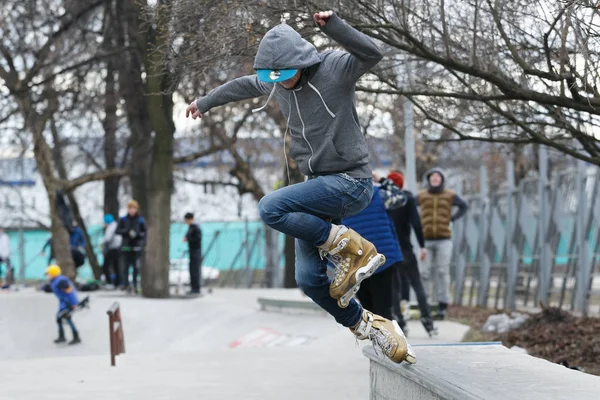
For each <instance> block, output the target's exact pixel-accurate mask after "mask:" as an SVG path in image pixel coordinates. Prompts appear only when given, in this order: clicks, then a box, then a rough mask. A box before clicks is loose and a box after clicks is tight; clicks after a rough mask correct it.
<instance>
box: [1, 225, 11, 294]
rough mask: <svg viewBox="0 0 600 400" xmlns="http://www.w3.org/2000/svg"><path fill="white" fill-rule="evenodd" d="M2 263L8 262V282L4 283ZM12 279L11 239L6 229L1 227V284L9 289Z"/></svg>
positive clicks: (3, 287)
mask: <svg viewBox="0 0 600 400" xmlns="http://www.w3.org/2000/svg"><path fill="white" fill-rule="evenodd" d="M2 264H6V279H5V280H6V282H5V284H4V285H2ZM11 281H12V265H11V263H10V239H9V238H8V235H7V234H6V232H4V229H2V228H0V286H2V289H8V288H9V287H10V284H11Z"/></svg>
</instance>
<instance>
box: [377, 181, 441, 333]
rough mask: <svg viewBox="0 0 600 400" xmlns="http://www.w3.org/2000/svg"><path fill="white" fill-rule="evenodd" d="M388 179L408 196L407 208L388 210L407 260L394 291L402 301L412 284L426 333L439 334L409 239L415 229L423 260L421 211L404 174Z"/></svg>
mask: <svg viewBox="0 0 600 400" xmlns="http://www.w3.org/2000/svg"><path fill="white" fill-rule="evenodd" d="M388 179H389V180H390V181H392V182H394V184H395V185H396V186H398V188H400V189H402V190H403V191H404V194H405V196H406V199H407V200H406V206H405V207H402V208H397V209H393V210H389V215H390V218H391V219H392V221H393V222H394V227H395V228H396V234H397V235H398V242H399V243H400V248H401V249H402V254H403V255H404V262H403V263H402V266H401V267H400V268H398V276H396V280H395V283H396V284H395V285H394V286H395V287H394V291H395V292H396V293H397V292H398V291H399V292H400V293H401V298H402V300H405V301H407V302H408V300H409V296H410V287H411V286H412V287H413V289H414V290H415V294H416V295H417V301H418V303H419V309H420V311H421V322H422V323H423V326H424V327H425V330H426V331H427V333H428V334H429V335H430V336H431V335H433V334H435V333H437V330H436V328H435V326H434V324H433V319H432V318H431V310H430V308H429V303H428V302H427V293H425V289H424V288H423V283H422V282H421V274H420V272H419V263H418V261H417V258H416V257H415V253H414V251H413V246H412V243H411V240H410V233H411V231H414V232H415V236H416V237H417V241H418V242H419V247H420V249H421V251H420V257H419V258H420V259H421V261H423V260H424V259H425V256H426V251H425V239H424V237H423V230H422V228H421V217H419V212H418V211H417V201H416V200H415V197H414V196H413V194H412V193H411V192H409V191H408V190H405V189H404V176H403V175H402V174H401V173H400V172H397V171H392V172H390V174H389V175H388ZM394 313H397V314H400V313H401V310H400V302H398V301H397V302H394Z"/></svg>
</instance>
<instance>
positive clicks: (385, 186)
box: [379, 178, 407, 210]
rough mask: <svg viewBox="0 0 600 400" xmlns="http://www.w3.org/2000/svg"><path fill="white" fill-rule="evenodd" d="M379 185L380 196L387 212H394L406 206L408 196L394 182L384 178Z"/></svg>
mask: <svg viewBox="0 0 600 400" xmlns="http://www.w3.org/2000/svg"><path fill="white" fill-rule="evenodd" d="M379 183H380V184H381V189H380V190H379V195H380V196H381V200H383V205H384V207H385V209H386V210H394V209H396V208H400V207H404V206H405V205H406V201H407V197H406V194H405V193H404V192H403V191H402V189H400V188H399V187H398V186H396V185H395V184H394V182H392V181H391V180H389V179H385V178H382V179H381V181H380V182H379Z"/></svg>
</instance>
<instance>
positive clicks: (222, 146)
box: [173, 140, 235, 164]
mask: <svg viewBox="0 0 600 400" xmlns="http://www.w3.org/2000/svg"><path fill="white" fill-rule="evenodd" d="M234 143H235V140H232V141H227V142H225V143H222V144H217V145H212V146H210V147H209V148H208V149H204V150H200V151H197V152H195V153H192V154H188V155H187V156H182V157H175V158H173V164H183V163H187V162H192V161H194V160H197V159H199V158H202V157H206V156H208V155H211V154H213V153H218V152H219V151H223V150H227V149H228V148H230V147H231V146H232V145H233V144H234Z"/></svg>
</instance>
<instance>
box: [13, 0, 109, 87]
mask: <svg viewBox="0 0 600 400" xmlns="http://www.w3.org/2000/svg"><path fill="white" fill-rule="evenodd" d="M107 1H108V0H96V1H94V2H93V3H90V4H89V5H87V7H84V8H82V9H80V10H77V12H76V13H75V14H74V15H73V16H72V17H71V18H69V19H68V20H67V21H64V22H63V23H62V24H61V25H60V27H59V28H58V29H57V30H56V31H55V32H54V33H52V35H50V37H49V38H48V40H46V43H44V45H43V46H42V47H41V48H40V49H39V50H38V51H37V52H36V55H35V56H36V60H35V63H34V64H33V66H32V67H31V69H30V70H29V71H28V72H27V74H26V75H25V78H24V79H23V81H22V84H23V85H27V84H28V83H29V82H30V81H31V80H32V79H33V78H34V77H35V76H36V75H37V73H38V72H39V71H40V70H41V69H42V67H43V66H44V64H45V62H46V59H47V58H48V56H49V55H50V53H51V51H52V48H53V46H54V45H55V43H56V41H57V40H59V39H60V38H61V37H62V36H63V35H64V34H66V33H67V32H68V31H69V30H70V29H71V27H72V26H73V25H74V24H75V23H76V22H77V21H79V19H81V18H83V17H84V16H85V15H87V14H88V13H89V12H91V11H92V10H94V9H95V8H96V7H98V6H100V5H102V4H104V3H106V2H107ZM67 13H68V12H65V13H64V14H63V15H62V16H61V17H60V19H63V18H64V17H65V15H66V14H67Z"/></svg>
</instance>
